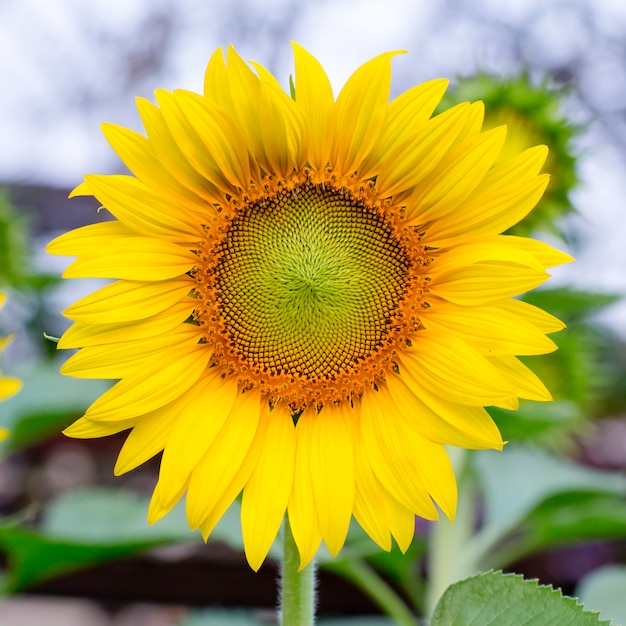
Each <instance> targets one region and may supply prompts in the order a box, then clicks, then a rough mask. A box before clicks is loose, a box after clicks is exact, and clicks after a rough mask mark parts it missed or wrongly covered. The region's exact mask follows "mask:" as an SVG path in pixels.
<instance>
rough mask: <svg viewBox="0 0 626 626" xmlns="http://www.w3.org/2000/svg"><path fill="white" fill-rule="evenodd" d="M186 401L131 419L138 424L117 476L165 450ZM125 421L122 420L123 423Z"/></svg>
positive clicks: (128, 440)
mask: <svg viewBox="0 0 626 626" xmlns="http://www.w3.org/2000/svg"><path fill="white" fill-rule="evenodd" d="M184 401H185V397H184V396H183V397H182V398H180V399H179V400H178V401H175V402H173V403H171V404H169V405H166V406H162V407H160V408H158V409H156V410H155V411H150V413H146V414H145V415H141V416H140V417H138V418H131V419H136V424H135V426H134V428H133V429H132V430H131V431H130V433H129V435H128V437H127V438H126V441H125V442H124V445H123V446H122V448H121V450H120V453H119V455H118V457H117V463H116V464H115V468H114V469H113V473H114V474H115V475H116V476H120V475H122V474H125V473H126V472H130V470H133V469H135V468H136V467H139V466H140V465H141V464H143V463H145V462H146V461H147V460H148V459H151V458H152V457H153V456H155V455H157V454H158V453H159V452H161V450H163V448H164V447H165V444H166V443H167V439H168V437H169V434H170V432H171V430H172V426H173V425H174V423H175V422H176V418H177V416H178V411H179V410H180V404H181V403H182V404H184ZM82 419H88V418H82ZM90 421H91V420H90ZM125 421H126V420H120V422H121V423H124V422H125ZM113 423H117V422H113ZM70 428H71V426H70Z"/></svg>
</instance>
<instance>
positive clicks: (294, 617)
mask: <svg viewBox="0 0 626 626" xmlns="http://www.w3.org/2000/svg"><path fill="white" fill-rule="evenodd" d="M299 566H300V554H299V552H298V546H297V545H296V541H295V539H294V538H293V533H292V532H291V526H290V525H289V519H288V518H287V517H286V516H285V523H284V530H283V563H282V569H281V578H280V624H281V626H313V624H314V623H315V569H316V568H315V561H311V563H309V564H308V565H307V566H306V567H305V568H304V569H303V570H299V569H298V568H299Z"/></svg>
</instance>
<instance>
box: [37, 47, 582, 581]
mask: <svg viewBox="0 0 626 626" xmlns="http://www.w3.org/2000/svg"><path fill="white" fill-rule="evenodd" d="M294 50H295V67H296V73H295V99H292V98H290V97H289V96H288V95H287V94H286V93H285V92H284V91H283V90H282V89H281V87H280V86H279V84H278V82H277V81H276V79H275V78H274V77H273V76H272V75H271V74H270V73H269V72H268V71H267V70H266V69H264V68H263V67H262V66H260V65H258V64H257V63H252V65H253V67H254V70H256V71H253V70H252V69H251V68H250V67H249V66H248V65H247V64H246V63H244V61H243V60H242V59H241V58H240V57H239V56H238V55H237V53H236V52H235V50H234V49H233V48H232V47H231V48H229V49H228V52H227V54H226V60H224V56H223V53H222V51H221V50H218V51H217V52H216V53H215V54H214V55H213V57H212V58H211V61H210V63H209V66H208V69H207V73H206V81H205V93H204V95H198V94H195V93H190V92H188V91H174V92H173V93H170V92H167V91H157V92H156V100H157V105H156V106H155V105H154V104H151V103H149V102H147V101H145V100H142V99H140V100H139V101H138V108H139V112H140V114H141V118H142V121H143V124H144V127H145V129H146V135H147V136H145V137H144V136H143V135H140V134H137V133H135V132H132V131H130V130H127V129H125V128H120V127H118V126H113V125H109V124H106V125H104V133H105V135H106V137H107V139H108V140H109V142H110V143H111V145H112V146H113V148H114V150H115V151H116V152H117V153H118V154H119V155H120V157H121V158H122V159H123V161H124V162H125V163H126V165H127V166H128V167H129V169H130V170H131V172H132V173H133V174H134V176H125V175H123V176H117V175H115V176H102V175H89V176H86V177H85V182H84V183H83V184H82V185H80V186H79V187H78V189H77V190H76V191H75V192H74V193H75V194H92V195H94V196H95V197H96V198H98V200H99V201H100V202H101V203H102V204H103V205H104V206H105V207H106V208H107V209H108V210H109V211H110V212H111V213H112V214H113V216H114V217H115V218H116V219H115V220H114V221H111V222H105V223H99V224H93V225H90V226H86V227H83V228H79V229H77V230H74V231H72V232H70V233H67V234H65V235H62V236H61V237H59V238H58V239H56V240H55V241H53V242H52V243H51V244H50V245H49V248H48V249H49V251H50V252H51V253H53V254H64V255H75V256H77V257H78V258H77V259H76V260H75V261H74V262H73V263H71V265H70V266H69V267H68V268H67V269H66V271H65V274H64V276H65V277H67V278H81V277H101V278H114V279H117V281H116V282H113V283H112V284H111V285H108V286H106V287H104V288H103V289H100V290H99V291H97V292H95V293H93V294H91V295H89V296H87V297H86V298H83V299H81V300H79V301H78V302H76V303H75V304H73V305H72V306H70V307H69V308H68V309H67V310H66V311H65V314H66V315H67V316H68V317H69V318H71V319H73V320H75V323H74V324H73V325H72V326H71V327H70V328H69V330H68V331H67V332H66V333H65V334H64V335H63V337H62V338H61V340H60V343H59V346H60V347H61V348H81V350H80V351H79V352H78V353H76V354H75V355H74V356H72V357H71V358H70V359H69V360H68V361H67V362H66V364H65V365H64V367H63V369H62V371H63V373H65V374H67V375H70V376H77V377H85V378H91V377H96V378H110V379H119V382H117V383H116V384H115V385H114V386H113V387H112V388H111V389H110V390H109V391H107V392H106V393H105V394H104V395H102V396H101V397H100V398H99V399H98V400H96V401H95V402H94V403H93V404H92V405H91V406H90V407H89V409H88V410H87V412H86V413H85V415H84V416H83V417H82V418H80V419H79V420H78V421H77V422H75V423H74V424H73V425H72V426H70V427H69V428H68V429H67V430H66V431H65V432H66V434H68V435H70V436H73V437H96V436H101V435H109V434H112V433H116V432H119V431H122V430H126V429H132V431H131V432H130V434H129V435H128V439H127V440H126V443H125V444H124V446H123V448H122V450H121V452H120V455H119V459H118V461H117V465H116V468H115V471H116V473H117V474H121V473H124V472H127V471H128V470H130V469H132V468H134V467H137V466H138V465H140V464H141V463H143V462H144V461H146V460H147V459H149V458H151V457H152V456H154V455H156V454H158V453H159V452H161V451H163V456H162V459H161V467H160V474H159V480H158V484H157V486H156V488H155V491H154V495H153V498H152V503H151V506H150V511H149V521H150V522H154V521H156V520H157V519H159V518H160V517H162V516H163V515H165V514H166V513H167V512H168V511H170V510H171V509H172V507H173V506H174V505H175V504H176V503H177V502H178V501H179V499H180V498H181V497H182V496H183V495H184V494H185V493H186V507H187V517H188V520H189V524H190V526H191V527H192V528H198V527H199V528H200V529H201V531H202V534H203V536H204V537H205V538H206V537H207V536H208V535H209V533H210V532H211V530H212V529H213V528H214V526H215V524H216V523H217V522H218V520H219V519H220V518H221V516H222V515H223V513H224V512H225V511H226V509H227V508H228V507H229V506H230V504H231V503H232V502H233V500H234V499H235V498H236V497H237V496H238V495H239V494H240V492H242V491H243V498H242V510H241V518H242V527H243V539H244V545H245V550H246V555H247V558H248V561H249V563H250V565H251V566H252V567H253V568H254V569H257V568H258V567H259V566H260V565H261V563H262V562H263V560H264V558H265V556H266V555H267V552H268V550H269V548H270V546H271V544H272V542H273V541H274V538H275V536H276V534H277V532H278V530H279V527H280V524H281V520H282V519H283V516H284V514H285V512H286V511H287V512H288V515H289V521H290V525H291V527H292V530H293V534H294V537H295V540H296V543H297V545H298V549H299V551H300V556H301V562H302V566H304V565H305V564H306V563H308V562H309V561H310V559H311V558H312V557H313V556H314V554H315V552H316V550H317V549H318V547H319V545H320V542H321V540H322V539H323V540H324V542H325V543H326V545H327V547H328V549H329V550H330V552H331V553H332V554H337V553H338V552H339V550H340V549H341V547H342V546H343V544H344V540H345V537H346V533H347V531H348V525H349V523H350V520H351V518H352V516H353V515H354V517H355V518H356V520H357V521H358V522H359V523H360V524H361V526H362V527H363V528H364V529H365V531H366V532H367V533H368V534H369V535H370V536H371V537H372V539H373V540H374V541H375V542H376V543H377V544H378V545H380V546H381V547H382V548H384V549H386V550H388V549H389V548H390V547H391V540H392V537H393V538H394V539H395V541H396V542H397V543H398V545H399V546H400V548H401V549H402V550H406V548H407V547H408V545H409V544H410V542H411V539H412V537H413V529H414V515H416V514H417V515H420V516H422V517H424V518H426V519H436V518H437V517H438V510H437V508H436V506H435V503H436V504H437V505H438V507H439V508H440V509H441V510H442V511H443V512H444V513H445V514H446V515H447V516H448V517H449V518H453V517H454V513H455V506H456V484H455V480H454V475H453V471H452V468H451V466H450V463H449V460H448V457H447V455H446V451H445V449H444V447H443V444H449V445H453V446H462V447H466V448H498V449H501V448H502V445H503V442H502V440H501V437H500V434H499V432H498V430H497V428H496V427H495V425H494V423H493V422H492V420H491V418H490V417H489V415H488V414H487V412H486V411H485V409H484V406H489V405H494V406H500V407H506V408H515V407H516V406H517V403H518V398H520V397H521V398H531V399H534V400H549V399H550V394H549V393H548V391H547V390H546V389H545V387H544V386H543V384H542V383H541V382H540V381H539V380H538V379H537V377H536V376H534V375H533V374H532V373H531V372H530V371H529V370H528V369H527V368H526V367H525V366H523V365H522V364H521V363H520V362H519V361H518V360H517V359H516V358H515V355H526V354H540V353H546V352H550V351H552V350H553V349H554V348H555V346H554V343H553V342H552V341H551V340H550V339H548V338H547V337H546V336H545V333H549V332H554V331H557V330H560V329H561V328H562V327H563V324H562V323H561V322H559V321H558V320H556V319H555V318H554V317H552V316H551V315H549V314H547V313H545V312H544V311H542V310H539V309H537V308H535V307H533V306H531V305H528V304H525V303H523V302H521V301H519V300H515V299H513V298H512V296H515V295H517V294H520V293H522V292H525V291H527V290H529V289H532V288H534V287H536V286H537V285H540V284H541V283H543V282H544V281H545V280H546V278H547V277H548V274H547V273H546V271H545V269H546V268H547V267H550V266H553V265H557V264H560V263H564V262H567V261H569V260H571V259H570V257H569V256H567V255H566V254H564V253H561V252H558V251H556V250H554V249H552V248H550V247H549V246H547V245H546V244H543V243H540V242H538V241H533V240H531V239H524V238H519V237H507V236H502V235H500V234H499V233H501V232H502V231H504V230H505V229H507V228H509V227H510V226H511V225H513V224H514V223H516V222H517V221H518V220H520V219H521V218H522V217H524V216H525V215H526V214H527V213H528V212H529V211H530V210H531V209H532V207H533V206H534V204H535V203H536V202H537V201H538V199H539V198H540V196H541V194H542V192H543V190H544V188H545V186H546V184H547V181H548V177H547V176H546V175H539V170H540V169H541V166H542V164H543V162H544V160H545V158H546V155H547V152H548V151H547V148H546V147H545V146H540V147H536V148H532V149H530V150H526V151H525V152H523V153H522V154H520V155H517V156H516V157H514V158H512V159H510V160H508V161H506V162H504V163H501V164H498V165H495V166H494V165H493V164H494V163H495V162H496V160H497V158H498V154H499V152H500V149H501V147H502V144H503V142H504V138H505V129H504V128H503V127H501V128H496V129H494V130H491V131H489V132H481V131H480V129H481V124H482V119H483V106H482V104H481V103H480V102H477V103H473V104H469V103H464V104H461V105H458V106H455V107H453V108H452V109H450V110H448V111H446V112H445V113H442V114H441V115H437V116H436V117H432V113H433V111H434V109H435V107H436V106H437V104H438V102H439V100H440V99H441V97H442V95H443V93H444V91H445V88H446V81H444V80H433V81H431V82H427V83H425V84H422V85H418V86H416V87H413V88H412V89H410V90H409V91H407V92H405V93H403V94H402V95H400V96H399V97H397V98H396V99H394V100H392V101H391V102H389V85H390V77H391V59H392V57H393V56H394V54H395V53H387V54H382V55H380V56H378V57H376V58H374V59H372V60H371V61H369V62H367V63H365V64H364V65H363V66H361V67H360V68H359V69H357V71H356V72H355V73H354V74H353V75H352V76H351V77H350V78H349V80H348V81H347V83H346V85H345V86H344V87H343V89H342V90H341V92H340V93H339V95H338V97H337V99H336V100H335V99H334V97H333V93H332V90H331V86H330V83H329V80H328V78H327V76H326V74H325V73H324V70H323V69H322V67H321V65H320V64H319V63H318V61H316V60H315V58H313V57H312V56H311V55H310V54H309V53H307V52H306V51H305V50H303V49H302V48H301V47H299V46H297V45H294Z"/></svg>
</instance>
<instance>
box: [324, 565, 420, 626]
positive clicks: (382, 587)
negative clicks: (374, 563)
mask: <svg viewBox="0 0 626 626" xmlns="http://www.w3.org/2000/svg"><path fill="white" fill-rule="evenodd" d="M324 567H325V569H327V570H329V571H331V572H335V573H337V574H340V575H341V576H343V577H344V578H346V579H348V580H350V581H352V582H353V583H354V584H355V585H357V586H358V587H360V588H361V589H362V590H363V591H364V592H365V593H367V595H369V596H370V598H372V600H374V602H376V604H378V606H379V607H380V608H381V609H383V611H385V613H386V614H387V615H388V616H389V617H391V618H392V619H393V620H394V622H395V623H396V624H398V625H399V626H415V624H416V621H415V618H414V617H413V614H412V613H411V611H410V610H409V608H408V607H407V606H406V604H405V603H404V602H403V601H402V600H401V599H400V598H399V597H398V595H397V594H396V592H395V591H394V590H393V589H392V588H391V587H390V586H389V585H388V584H387V583H386V582H385V581H384V580H383V579H382V578H381V577H380V576H379V575H378V574H377V573H376V572H375V571H374V570H373V569H372V568H371V567H370V566H369V565H367V564H366V563H364V562H363V561H357V560H350V561H343V560H342V561H335V562H330V563H327V564H326V565H325V566H324Z"/></svg>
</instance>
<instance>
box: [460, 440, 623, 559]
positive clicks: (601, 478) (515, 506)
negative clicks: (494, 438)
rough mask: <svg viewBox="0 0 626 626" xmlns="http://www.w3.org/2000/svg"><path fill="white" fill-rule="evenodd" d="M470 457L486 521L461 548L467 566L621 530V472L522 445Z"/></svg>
mask: <svg viewBox="0 0 626 626" xmlns="http://www.w3.org/2000/svg"><path fill="white" fill-rule="evenodd" d="M471 458H472V462H473V467H474V469H475V471H476V473H477V477H478V479H479V484H480V487H481V490H482V492H483V497H484V505H485V508H484V511H485V521H484V525H483V527H482V528H481V530H480V531H479V532H478V533H477V534H476V535H475V536H474V537H473V538H472V540H471V542H470V543H469V544H468V545H467V546H466V548H465V550H464V554H463V555H462V558H463V560H464V561H466V562H467V568H468V569H466V570H465V571H468V570H469V571H472V570H476V569H486V568H489V567H504V566H505V565H507V564H509V563H511V562H512V561H513V560H514V559H518V558H520V557H522V556H525V555H527V554H531V553H533V552H535V551H537V550H539V549H541V548H545V547H549V546H551V545H556V544H563V543H565V542H568V541H575V540H579V539H585V538H592V537H593V538H604V537H614V536H620V533H624V519H623V516H624V508H625V506H624V505H623V504H622V503H621V498H623V495H622V494H623V493H624V491H626V477H625V476H623V475H621V474H617V473H615V472H606V471H600V470H596V469H591V468H587V467H583V466H581V465H577V464H576V463H573V462H571V461H568V460H566V459H564V458H562V457H558V456H556V455H554V454H549V453H547V452H545V451H543V450H538V449H532V448H527V447H523V446H507V447H506V448H505V449H504V451H503V452H501V453H497V452H490V451H488V452H480V453H477V454H473V455H472V457H471ZM590 503H593V508H592V509H591V510H590V509H589V506H590ZM590 519H592V520H593V522H590Z"/></svg>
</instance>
